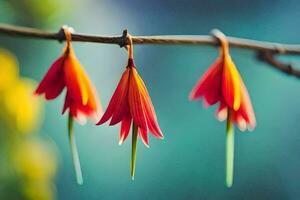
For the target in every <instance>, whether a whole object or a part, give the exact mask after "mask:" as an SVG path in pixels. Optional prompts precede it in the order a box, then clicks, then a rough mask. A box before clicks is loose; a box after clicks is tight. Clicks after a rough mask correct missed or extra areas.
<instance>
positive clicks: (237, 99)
mask: <svg viewBox="0 0 300 200" xmlns="http://www.w3.org/2000/svg"><path fill="white" fill-rule="evenodd" d="M222 93H223V97H224V100H225V102H226V103H227V105H228V106H229V107H231V108H232V109H234V110H238V109H239V107H240V104H241V94H240V93H241V91H240V80H239V73H238V71H237V69H236V67H235V65H234V63H233V61H232V59H231V57H230V55H229V54H227V55H225V56H224V67H223V77H222Z"/></svg>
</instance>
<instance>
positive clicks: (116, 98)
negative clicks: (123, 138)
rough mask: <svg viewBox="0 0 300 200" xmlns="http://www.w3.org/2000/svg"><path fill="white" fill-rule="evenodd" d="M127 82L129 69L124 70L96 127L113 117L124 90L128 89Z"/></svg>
mask: <svg viewBox="0 0 300 200" xmlns="http://www.w3.org/2000/svg"><path fill="white" fill-rule="evenodd" d="M128 81H129V69H126V71H125V72H124V73H123V75H122V77H121V80H120V82H119V83H118V86H117V88H116V90H115V92H114V94H113V96H112V98H111V100H110V102H109V104H108V107H107V109H106V111H105V113H104V114H103V116H102V118H101V119H100V121H99V122H98V123H97V125H101V124H103V123H105V122H106V121H107V120H109V118H110V117H111V116H112V115H113V113H114V111H115V109H116V107H117V105H118V104H119V103H120V101H121V94H122V93H123V91H124V90H126V88H128Z"/></svg>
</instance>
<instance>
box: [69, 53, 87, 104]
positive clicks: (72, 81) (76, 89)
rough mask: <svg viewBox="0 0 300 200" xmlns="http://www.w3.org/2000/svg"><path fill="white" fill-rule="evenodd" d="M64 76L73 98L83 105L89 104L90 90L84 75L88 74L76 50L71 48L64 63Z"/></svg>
mask: <svg viewBox="0 0 300 200" xmlns="http://www.w3.org/2000/svg"><path fill="white" fill-rule="evenodd" d="M64 76H65V81H66V85H67V89H68V91H69V92H70V96H71V97H72V99H73V100H74V101H76V102H78V103H81V104H83V105H85V104H87V101H88V91H87V88H86V85H85V82H84V78H83V76H87V75H86V74H85V72H84V70H83V68H82V67H81V65H80V63H79V61H78V60H77V58H76V56H75V54H74V52H73V50H72V49H70V51H69V53H68V54H67V57H66V60H65V64H64Z"/></svg>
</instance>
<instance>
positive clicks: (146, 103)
mask: <svg viewBox="0 0 300 200" xmlns="http://www.w3.org/2000/svg"><path fill="white" fill-rule="evenodd" d="M136 78H137V80H136V81H137V83H138V84H139V88H140V89H141V90H140V91H141V96H142V101H143V107H144V110H145V116H146V121H147V126H148V128H149V130H150V132H151V133H152V134H153V135H154V136H155V137H157V138H161V139H163V137H164V136H163V134H162V132H161V130H160V128H159V125H158V123H157V117H156V114H155V110H154V107H153V104H152V101H151V98H150V96H149V93H148V91H147V88H146V85H145V83H144V81H143V79H142V78H141V77H140V76H139V75H138V74H137V76H136Z"/></svg>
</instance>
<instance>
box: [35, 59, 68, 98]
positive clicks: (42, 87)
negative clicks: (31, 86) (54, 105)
mask: <svg viewBox="0 0 300 200" xmlns="http://www.w3.org/2000/svg"><path fill="white" fill-rule="evenodd" d="M64 59H65V57H64V56H61V57H60V58H58V59H57V60H56V61H55V62H54V63H53V64H52V65H51V67H50V69H49V70H48V72H47V73H46V75H45V76H44V78H43V79H42V81H41V82H40V84H39V85H38V87H37V89H36V91H35V93H36V94H43V93H45V98H46V99H48V100H50V99H54V98H56V97H57V96H58V95H59V94H60V93H61V92H62V90H63V89H64V87H65V81H64V73H63V65H64Z"/></svg>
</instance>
